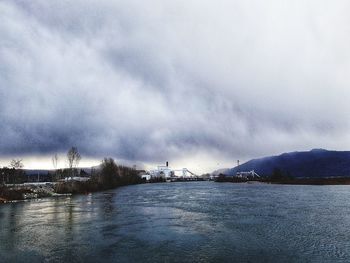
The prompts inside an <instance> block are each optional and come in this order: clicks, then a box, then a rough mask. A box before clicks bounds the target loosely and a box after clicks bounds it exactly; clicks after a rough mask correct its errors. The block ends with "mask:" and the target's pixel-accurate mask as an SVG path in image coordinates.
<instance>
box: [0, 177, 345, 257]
mask: <svg viewBox="0 0 350 263" xmlns="http://www.w3.org/2000/svg"><path fill="white" fill-rule="evenodd" d="M349 217H350V187H349V186H284V185H265V184H219V183H212V182H194V183H170V184H147V185H137V186H129V187H123V188H119V189H117V190H112V191H106V192H103V193H95V194H89V195H80V196H74V197H65V198H51V199H43V200H37V201H30V202H22V203H14V204H5V205H1V206H0V262H116V261H118V262H232V261H243V262H300V261H302V262H305V261H307V262H310V261H311V262H328V261H344V262H347V260H348V259H349V258H350V242H349V241H350V220H349V219H350V218H349Z"/></svg>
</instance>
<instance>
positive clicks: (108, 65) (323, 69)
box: [0, 0, 350, 166]
mask: <svg viewBox="0 0 350 263" xmlns="http://www.w3.org/2000/svg"><path fill="white" fill-rule="evenodd" d="M348 10H350V3H349V2H348V1H337V2H336V3H335V2H332V3H331V2H329V1H307V2H302V1H296V2H295V1H294V2H286V1H279V0H271V1H267V2H266V1H265V2H261V1H257V0H256V1H206V2H203V1H197V0H190V1H189V0H186V1H158V0H151V1H147V2H145V1H144V2H140V1H133V0H130V1H109V0H99V1H86V0H84V1H79V0H78V1H73V2H72V1H62V0H57V1H45V0H33V1H24V0H23V1H14V0H11V1H6V0H5V1H1V2H0V121H1V124H0V134H1V137H0V155H1V156H3V157H4V158H5V157H9V156H17V155H23V154H24V155H35V156H40V155H43V156H44V155H50V154H52V153H54V152H64V151H66V150H67V149H68V148H69V147H70V146H72V145H76V146H77V147H78V148H79V149H80V151H81V152H82V154H83V155H85V156H88V157H89V158H101V157H103V156H114V157H116V158H120V159H125V160H130V161H139V162H145V163H156V162H161V161H164V160H191V158H192V157H193V156H197V157H196V161H198V160H197V159H198V156H202V155H203V156H206V157H207V159H210V158H217V159H218V162H220V161H223V162H224V163H225V162H226V163H227V162H228V161H229V160H235V159H237V158H240V159H249V158H252V157H257V156H262V155H268V154H275V153H278V152H285V151H291V150H304V149H310V148H314V147H324V148H332V149H346V150H349V149H350V136H349V128H350V119H349V118H348V116H349V114H350V106H349V102H348V101H349V98H350V89H349V84H350V77H349V74H348V73H349V72H350V52H349V46H350V26H349V25H350V17H349V16H348ZM201 165H203V166H205V164H201Z"/></svg>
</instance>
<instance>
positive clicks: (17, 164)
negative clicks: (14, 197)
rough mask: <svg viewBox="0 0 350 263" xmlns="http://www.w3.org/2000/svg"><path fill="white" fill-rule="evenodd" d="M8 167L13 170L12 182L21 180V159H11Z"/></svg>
mask: <svg viewBox="0 0 350 263" xmlns="http://www.w3.org/2000/svg"><path fill="white" fill-rule="evenodd" d="M10 167H11V168H12V169H14V170H15V171H14V173H13V178H12V183H13V184H15V183H16V182H18V181H21V176H22V175H23V171H21V169H22V168H23V167H24V165H23V163H22V160H21V159H12V160H11V162H10ZM7 178H8V177H7ZM7 180H8V179H7Z"/></svg>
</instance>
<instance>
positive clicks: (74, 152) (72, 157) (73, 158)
mask: <svg viewBox="0 0 350 263" xmlns="http://www.w3.org/2000/svg"><path fill="white" fill-rule="evenodd" d="M67 159H68V165H69V170H70V174H71V176H72V175H73V170H74V169H75V168H76V167H77V166H78V165H79V161H80V160H81V155H80V153H79V152H78V148H77V147H72V148H70V150H69V151H68V153H67Z"/></svg>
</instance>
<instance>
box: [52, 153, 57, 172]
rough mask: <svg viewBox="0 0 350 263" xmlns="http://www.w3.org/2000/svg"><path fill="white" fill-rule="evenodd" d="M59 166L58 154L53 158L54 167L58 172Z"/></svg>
mask: <svg viewBox="0 0 350 263" xmlns="http://www.w3.org/2000/svg"><path fill="white" fill-rule="evenodd" d="M57 164H58V155H57V153H56V154H55V155H54V156H52V165H53V168H54V169H55V170H57Z"/></svg>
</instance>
